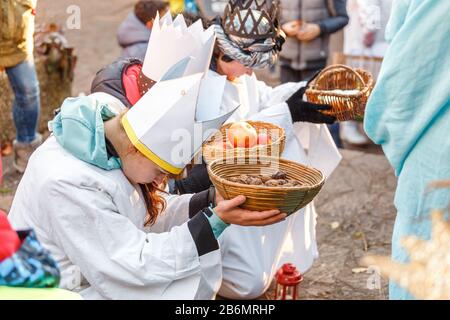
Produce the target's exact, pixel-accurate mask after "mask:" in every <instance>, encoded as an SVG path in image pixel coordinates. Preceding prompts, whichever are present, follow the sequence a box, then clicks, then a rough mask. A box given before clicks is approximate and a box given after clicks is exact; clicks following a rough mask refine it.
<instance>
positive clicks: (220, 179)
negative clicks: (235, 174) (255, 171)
mask: <svg viewBox="0 0 450 320" xmlns="http://www.w3.org/2000/svg"><path fill="white" fill-rule="evenodd" d="M255 158H256V160H260V159H264V160H274V161H280V162H281V161H283V162H287V163H293V164H295V165H298V166H301V167H303V168H305V169H308V170H312V171H315V172H316V173H318V174H319V175H320V177H321V178H320V181H319V182H317V183H316V184H313V185H308V186H300V187H283V186H278V187H268V186H261V185H248V184H243V183H238V182H232V181H229V180H227V179H224V178H221V177H219V176H218V175H216V174H215V173H214V172H212V170H211V167H212V166H213V165H215V164H216V162H219V161H223V160H224V159H215V160H213V161H211V162H210V163H209V164H208V166H207V171H208V174H209V175H212V176H214V178H215V179H216V180H217V181H219V182H220V183H222V184H224V185H231V186H235V187H249V186H250V187H252V188H255V189H260V190H271V191H280V190H283V189H284V190H289V191H292V190H295V191H308V190H311V189H315V188H318V187H319V186H321V185H323V184H324V183H325V176H324V174H323V173H322V171H320V170H319V169H316V168H314V167H311V166H308V165H304V164H301V163H298V162H296V161H292V160H288V159H283V158H276V157H235V158H231V159H233V160H235V161H236V160H237V159H246V160H247V159H255Z"/></svg>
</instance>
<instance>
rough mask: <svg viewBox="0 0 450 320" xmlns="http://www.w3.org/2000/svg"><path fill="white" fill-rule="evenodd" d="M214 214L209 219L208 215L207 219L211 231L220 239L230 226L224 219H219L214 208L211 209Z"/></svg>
mask: <svg viewBox="0 0 450 320" xmlns="http://www.w3.org/2000/svg"><path fill="white" fill-rule="evenodd" d="M210 209H211V211H212V212H213V214H212V215H211V216H210V217H208V216H207V215H206V214H205V216H206V218H208V222H209V225H210V226H211V229H212V231H213V233H214V237H215V238H216V239H219V237H220V235H221V234H222V232H223V231H224V230H225V229H226V228H227V227H228V226H229V224H228V223H225V222H224V221H223V220H222V219H220V218H219V216H218V215H217V214H216V213H215V211H214V210H213V208H210Z"/></svg>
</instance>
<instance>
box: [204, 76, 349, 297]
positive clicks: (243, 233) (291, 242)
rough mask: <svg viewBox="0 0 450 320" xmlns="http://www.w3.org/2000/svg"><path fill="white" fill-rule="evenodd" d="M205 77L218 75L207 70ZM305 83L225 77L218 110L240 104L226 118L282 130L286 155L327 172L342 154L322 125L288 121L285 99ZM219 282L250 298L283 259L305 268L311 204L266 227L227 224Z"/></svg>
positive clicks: (311, 248)
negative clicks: (259, 123)
mask: <svg viewBox="0 0 450 320" xmlns="http://www.w3.org/2000/svg"><path fill="white" fill-rule="evenodd" d="M210 76H218V75H217V74H216V73H215V72H212V71H210ZM304 85H305V83H286V84H283V85H279V86H277V87H274V88H272V87H269V86H267V85H266V84H265V83H264V82H262V81H258V80H257V79H256V76H255V75H254V74H253V75H252V76H247V75H244V76H242V77H240V78H238V79H237V80H235V81H233V82H229V81H227V84H226V87H225V93H224V97H223V103H222V106H221V110H217V111H216V113H217V114H219V113H223V112H226V111H229V110H227V109H228V108H232V107H233V106H236V105H238V104H240V107H239V109H238V110H237V111H236V112H235V113H234V114H233V116H232V118H231V119H230V120H229V121H236V120H243V119H247V120H260V121H265V122H270V123H274V124H277V125H279V126H281V127H283V128H284V129H285V131H286V146H285V150H284V152H283V154H282V157H283V158H285V159H289V160H293V161H297V162H299V163H303V164H306V165H310V166H312V167H315V168H317V169H319V170H321V171H322V172H323V173H324V175H325V176H326V177H328V176H329V175H330V174H331V173H332V172H333V171H334V169H335V168H336V167H337V165H338V164H339V162H340V160H341V155H340V153H339V151H338V149H337V148H336V145H335V144H334V142H333V139H332V137H331V135H330V133H329V131H328V128H327V127H326V125H318V124H312V123H305V122H301V123H295V124H293V123H292V118H291V115H290V112H289V108H288V106H287V103H286V102H285V101H286V99H288V98H289V97H290V96H291V95H292V94H293V93H294V92H295V91H297V90H298V89H299V88H300V87H301V86H304ZM219 241H220V245H221V252H222V257H223V258H222V265H223V271H222V272H223V282H222V287H221V289H220V291H219V294H220V295H222V296H225V297H228V298H236V299H239V298H241V299H242V298H250V299H251V298H255V297H258V296H260V295H261V294H262V293H263V292H264V291H266V290H267V289H268V287H269V285H270V283H271V280H272V278H273V276H274V274H275V272H276V270H277V269H278V268H279V267H280V266H281V265H282V264H283V263H286V262H292V263H294V264H295V265H296V266H297V268H298V269H299V270H300V271H301V272H305V271H307V270H308V269H309V268H310V267H311V265H312V264H313V261H314V259H315V258H317V256H318V251H317V244H316V211H315V209H314V204H313V203H311V204H309V205H307V206H306V207H305V208H304V209H302V210H299V211H298V212H296V213H295V214H292V215H291V216H289V217H288V218H287V219H286V220H285V221H284V222H280V223H277V224H274V225H270V226H265V227H240V226H233V225H232V226H230V227H228V228H227V229H226V230H225V231H224V233H223V234H222V236H221V237H220V238H219Z"/></svg>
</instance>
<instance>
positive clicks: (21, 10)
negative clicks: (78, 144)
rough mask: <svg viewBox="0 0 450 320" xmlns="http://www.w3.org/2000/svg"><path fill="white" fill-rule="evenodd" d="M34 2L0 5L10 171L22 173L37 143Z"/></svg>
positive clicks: (0, 61)
mask: <svg viewBox="0 0 450 320" xmlns="http://www.w3.org/2000/svg"><path fill="white" fill-rule="evenodd" d="M36 3H37V0H30V1H17V0H6V1H1V2H0V21H1V24H2V27H1V29H0V68H5V70H6V74H7V75H8V79H9V83H10V85H11V88H12V90H13V92H14V103H13V119H14V125H15V127H16V139H15V140H14V142H13V148H14V162H13V166H14V168H15V169H16V170H17V171H19V172H20V173H23V172H24V171H25V168H26V166H27V163H28V159H29V158H30V156H31V153H32V152H33V151H34V150H35V149H36V148H37V147H38V146H39V145H40V144H41V142H42V137H41V135H40V134H39V133H37V132H36V130H37V124H38V119H39V110H40V101H39V82H38V78H37V75H36V69H35V65H34V58H33V34H34V18H35V15H36Z"/></svg>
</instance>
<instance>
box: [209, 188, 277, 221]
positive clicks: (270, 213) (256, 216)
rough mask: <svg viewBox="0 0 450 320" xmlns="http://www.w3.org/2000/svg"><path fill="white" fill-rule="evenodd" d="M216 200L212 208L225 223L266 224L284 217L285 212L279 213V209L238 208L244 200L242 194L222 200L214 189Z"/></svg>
mask: <svg viewBox="0 0 450 320" xmlns="http://www.w3.org/2000/svg"><path fill="white" fill-rule="evenodd" d="M216 200H217V206H216V207H215V208H214V212H215V213H216V214H217V215H218V216H219V218H220V219H222V221H223V222H225V223H230V224H237V225H241V226H266V225H269V224H274V223H277V222H280V221H282V220H284V219H285V218H286V214H285V213H280V211H279V210H267V211H250V210H245V209H241V208H239V206H240V205H241V204H243V203H244V202H245V197H244V196H237V197H235V198H233V199H230V200H224V199H223V197H222V196H221V195H220V194H219V193H218V192H217V191H216Z"/></svg>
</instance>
